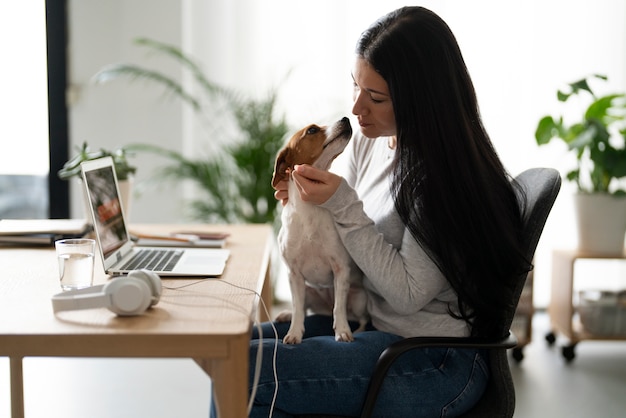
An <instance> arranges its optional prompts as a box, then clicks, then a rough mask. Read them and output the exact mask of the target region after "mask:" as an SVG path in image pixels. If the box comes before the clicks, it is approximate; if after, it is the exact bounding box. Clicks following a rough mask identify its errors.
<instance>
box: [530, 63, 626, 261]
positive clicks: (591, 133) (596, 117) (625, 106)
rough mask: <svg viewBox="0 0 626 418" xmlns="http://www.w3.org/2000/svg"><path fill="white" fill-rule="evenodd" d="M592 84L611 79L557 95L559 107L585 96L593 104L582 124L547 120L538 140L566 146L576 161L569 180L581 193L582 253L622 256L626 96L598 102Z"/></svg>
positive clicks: (625, 209)
mask: <svg viewBox="0 0 626 418" xmlns="http://www.w3.org/2000/svg"><path fill="white" fill-rule="evenodd" d="M592 80H604V81H606V80H607V77H605V76H602V75H593V76H589V77H586V78H584V79H582V80H579V81H576V82H574V83H570V84H569V85H568V88H567V90H565V91H563V90H559V91H558V92H557V98H558V100H559V101H561V102H566V101H568V100H569V99H571V98H573V97H578V98H581V96H586V97H587V98H588V99H589V100H590V103H589V104H588V105H587V107H586V109H585V110H584V113H583V115H582V118H580V119H579V120H577V121H576V122H573V123H567V122H566V121H565V118H564V117H563V116H559V117H558V118H554V117H552V116H544V117H543V118H541V119H540V120H539V123H538V124H537V129H536V131H535V139H536V141H537V144H539V145H545V144H548V143H550V142H551V141H553V140H560V141H563V142H564V143H565V144H566V145H567V147H568V150H570V151H572V152H573V153H574V155H575V156H576V162H577V164H576V167H575V168H573V169H572V170H570V171H569V172H568V173H567V179H568V180H569V181H572V182H574V183H575V184H576V186H577V190H578V193H577V194H576V196H575V204H576V209H577V219H578V232H579V249H580V250H582V251H584V252H591V253H602V254H618V255H621V254H622V252H623V247H624V233H625V232H626V192H625V191H624V184H623V182H622V181H621V180H622V179H623V178H624V177H626V147H625V145H626V127H625V125H624V121H625V118H626V95H625V94H624V93H612V94H607V95H602V96H598V95H596V94H595V93H594V92H593V90H592V88H591V86H590V82H591V81H592Z"/></svg>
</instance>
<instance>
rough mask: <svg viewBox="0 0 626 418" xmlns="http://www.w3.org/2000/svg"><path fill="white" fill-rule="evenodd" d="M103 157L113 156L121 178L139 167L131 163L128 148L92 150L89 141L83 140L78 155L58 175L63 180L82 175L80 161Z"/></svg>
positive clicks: (126, 177)
mask: <svg viewBox="0 0 626 418" xmlns="http://www.w3.org/2000/svg"><path fill="white" fill-rule="evenodd" d="M102 157H112V158H113V163H114V164H115V172H116V174H117V178H118V179H119V180H126V179H128V177H130V176H131V175H133V174H135V172H136V171H137V167H135V166H133V165H131V164H130V163H129V161H128V150H127V149H126V148H124V147H120V148H116V149H114V150H111V151H109V150H106V149H104V148H100V149H98V150H96V151H92V150H90V149H89V145H88V144H87V142H83V145H82V146H80V147H77V153H76V155H75V156H74V157H72V158H71V159H70V160H68V161H67V162H66V163H65V164H64V165H63V167H62V168H61V169H60V170H59V171H58V172H57V175H58V176H59V178H61V179H63V180H67V179H70V178H72V177H80V163H82V162H83V161H90V160H96V159H98V158H102Z"/></svg>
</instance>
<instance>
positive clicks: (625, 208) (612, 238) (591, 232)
mask: <svg viewBox="0 0 626 418" xmlns="http://www.w3.org/2000/svg"><path fill="white" fill-rule="evenodd" d="M574 202H575V207H576V219H577V223H578V250H579V251H581V252H583V253H588V254H599V255H610V256H621V255H622V254H623V253H624V234H625V233H626V197H623V196H620V197H616V196H612V195H609V194H606V193H577V194H576V195H575V200H574Z"/></svg>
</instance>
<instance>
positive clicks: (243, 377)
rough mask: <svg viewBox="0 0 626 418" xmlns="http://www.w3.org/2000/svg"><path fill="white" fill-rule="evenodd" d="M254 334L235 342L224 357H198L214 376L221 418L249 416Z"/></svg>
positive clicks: (215, 393) (199, 362) (214, 389)
mask: <svg viewBox="0 0 626 418" xmlns="http://www.w3.org/2000/svg"><path fill="white" fill-rule="evenodd" d="M249 352H250V337H249V336H247V335H242V336H240V337H237V340H233V341H232V342H231V349H230V350H229V356H228V357H227V358H222V359H194V360H195V362H196V363H197V364H198V365H199V366H200V367H202V369H203V370H204V371H205V372H206V373H207V374H208V375H209V376H210V377H211V380H212V382H211V383H212V387H213V396H215V401H216V405H217V414H218V417H219V418H244V417H247V416H248V367H249V365H248V356H249Z"/></svg>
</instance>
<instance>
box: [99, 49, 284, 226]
mask: <svg viewBox="0 0 626 418" xmlns="http://www.w3.org/2000/svg"><path fill="white" fill-rule="evenodd" d="M135 42H136V43H137V44H138V45H140V46H143V47H146V48H149V49H151V50H152V51H156V52H158V53H161V54H164V55H165V56H167V57H169V58H171V59H174V60H175V61H177V62H179V63H180V64H181V66H182V67H183V70H185V71H188V72H189V73H190V74H191V76H192V79H193V81H194V83H195V85H196V86H197V87H199V89H198V90H199V91H200V92H201V94H200V96H198V95H195V94H193V93H191V92H190V91H189V90H188V89H186V88H185V87H183V85H182V84H181V83H179V82H178V81H177V80H176V79H174V78H172V77H170V76H168V75H166V74H163V73H161V72H159V71H156V70H151V69H147V68H142V67H139V66H136V65H132V64H116V65H110V66H107V67H104V68H102V69H101V70H100V71H98V73H97V74H95V75H94V77H93V78H94V81H95V82H97V83H103V82H107V81H111V80H114V79H118V78H121V77H125V78H130V79H132V80H137V79H140V80H146V81H148V82H151V83H155V84H157V85H160V86H161V87H163V88H165V90H166V91H168V92H170V93H172V94H173V95H174V96H177V97H179V98H180V99H181V100H183V102H185V103H187V104H188V105H190V106H191V107H192V108H193V110H194V111H195V112H196V114H197V115H199V116H200V117H202V118H204V119H206V120H208V122H209V124H212V125H213V126H215V125H216V123H215V122H216V121H217V120H220V121H221V120H223V117H224V115H222V114H221V113H220V114H219V117H218V115H217V112H218V110H217V109H216V107H215V103H216V101H217V102H219V103H221V104H225V106H224V108H221V110H219V112H223V111H224V109H225V110H226V112H227V113H228V116H229V117H231V118H232V120H233V121H234V122H235V125H236V127H237V131H238V132H237V133H236V134H234V136H235V138H233V140H232V141H228V145H225V146H224V149H223V151H224V152H223V153H220V154H216V155H212V156H210V157H206V158H201V159H192V158H188V157H186V156H184V155H183V154H182V153H180V152H176V151H173V150H168V149H165V148H162V147H158V146H155V145H150V144H131V145H128V146H126V147H125V148H126V149H127V150H134V151H145V152H152V153H156V154H159V155H161V156H164V157H166V158H167V159H169V160H170V161H171V164H169V165H167V166H165V167H163V168H162V169H160V170H159V172H158V173H157V176H158V178H161V179H163V178H164V179H170V180H192V181H193V182H194V183H195V184H196V185H197V186H199V187H200V188H201V190H203V191H204V192H205V194H206V197H205V198H200V199H195V200H194V201H192V202H191V209H192V217H193V218H194V219H197V220H202V221H209V222H215V221H217V222H229V223H232V222H252V223H273V222H274V220H275V218H276V211H277V201H276V199H274V197H273V194H274V190H273V189H272V187H271V176H272V170H273V164H274V159H275V156H276V154H277V152H278V150H279V149H280V148H281V146H282V145H283V141H284V137H285V135H286V134H287V132H288V131H289V128H288V126H287V123H286V122H285V118H284V116H282V117H279V118H277V117H276V116H275V110H276V106H275V105H276V92H275V91H274V90H273V91H271V92H270V94H269V95H268V96H267V97H266V98H264V99H261V100H256V99H252V98H246V97H243V96H242V95H241V94H239V93H237V92H235V91H233V90H231V89H227V88H224V87H222V86H220V85H217V84H216V83H213V82H212V81H210V80H209V79H208V78H207V77H205V75H204V74H203V72H202V70H201V67H200V65H199V64H198V63H197V62H196V61H195V60H193V59H192V58H190V57H189V56H187V55H186V54H185V53H183V52H182V51H181V50H180V49H179V48H177V47H175V46H172V45H167V44H163V43H161V42H157V41H154V40H150V39H145V38H141V39H137V40H136V41H135ZM206 99H210V100H206ZM207 103H208V105H207ZM209 105H212V106H213V108H212V109H209ZM221 135H222V136H224V134H223V133H221Z"/></svg>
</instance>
